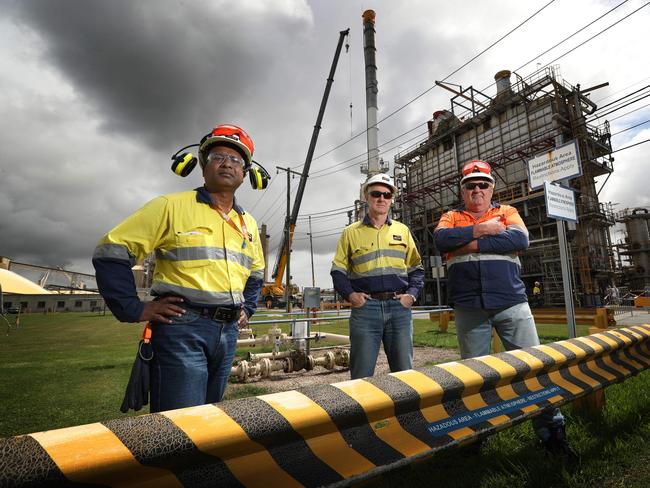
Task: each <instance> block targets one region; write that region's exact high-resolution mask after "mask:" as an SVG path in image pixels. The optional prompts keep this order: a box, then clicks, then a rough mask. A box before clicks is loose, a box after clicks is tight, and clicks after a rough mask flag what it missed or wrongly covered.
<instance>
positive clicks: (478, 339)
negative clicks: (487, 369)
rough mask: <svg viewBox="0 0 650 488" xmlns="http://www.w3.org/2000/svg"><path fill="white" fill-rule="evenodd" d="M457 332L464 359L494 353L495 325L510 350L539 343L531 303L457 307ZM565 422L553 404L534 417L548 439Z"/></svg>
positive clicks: (541, 435)
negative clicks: (486, 308)
mask: <svg viewBox="0 0 650 488" xmlns="http://www.w3.org/2000/svg"><path fill="white" fill-rule="evenodd" d="M454 314H455V317H456V319H455V323H456V335H457V337H458V346H459V347H460V357H461V358H463V359H468V358H474V357H478V356H485V355H487V354H490V345H491V341H492V328H494V330H496V332H497V334H498V335H499V338H500V339H501V342H502V343H503V346H504V347H505V348H506V350H507V351H511V350H513V349H521V348H523V347H531V346H538V345H539V337H538V336H537V328H536V327H535V319H534V318H533V314H532V312H531V311H530V306H529V305H528V302H524V303H518V304H517V305H513V306H511V307H508V308H504V309H497V310H483V309H480V308H467V307H460V306H456V307H454ZM563 425H564V416H563V415H562V412H560V409H559V408H556V407H550V408H547V409H545V410H544V411H542V413H541V414H540V415H539V416H537V417H535V418H534V419H533V428H534V429H535V433H536V434H537V436H538V437H539V438H540V439H541V440H542V441H546V440H548V439H549V437H550V436H551V431H552V430H555V429H558V428H561V427H562V426H563Z"/></svg>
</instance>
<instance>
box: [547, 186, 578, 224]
mask: <svg viewBox="0 0 650 488" xmlns="http://www.w3.org/2000/svg"><path fill="white" fill-rule="evenodd" d="M544 193H545V196H546V215H547V216H548V217H550V218H553V219H559V220H569V221H571V222H577V221H578V214H577V212H576V197H575V193H574V192H573V190H572V189H571V188H564V187H562V186H557V185H552V184H551V183H549V182H548V181H546V182H544Z"/></svg>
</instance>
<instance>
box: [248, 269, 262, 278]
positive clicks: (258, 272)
mask: <svg viewBox="0 0 650 488" xmlns="http://www.w3.org/2000/svg"><path fill="white" fill-rule="evenodd" d="M248 278H249V279H254V280H261V279H264V270H263V269H259V270H255V271H251V274H250V276H249V277H248Z"/></svg>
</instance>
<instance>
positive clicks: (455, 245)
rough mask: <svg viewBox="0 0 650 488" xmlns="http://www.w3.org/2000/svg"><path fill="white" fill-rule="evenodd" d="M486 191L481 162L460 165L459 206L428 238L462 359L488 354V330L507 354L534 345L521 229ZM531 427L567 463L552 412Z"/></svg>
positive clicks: (510, 210)
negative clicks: (443, 278)
mask: <svg viewBox="0 0 650 488" xmlns="http://www.w3.org/2000/svg"><path fill="white" fill-rule="evenodd" d="M494 185H495V179H494V176H493V174H492V167H491V166H490V164H489V163H488V162H486V161H481V160H473V161H470V162H468V163H466V164H465V165H464V166H463V169H462V178H461V180H460V192H461V197H462V200H463V203H462V204H461V205H460V207H458V208H456V209H454V210H451V211H449V212H447V213H445V214H443V216H442V217H441V218H440V222H439V223H438V226H437V227H436V229H435V231H434V239H435V243H436V247H437V248H438V250H439V251H441V252H444V253H446V262H447V276H448V279H447V287H448V288H447V292H448V299H449V303H450V305H453V307H454V314H455V324H456V334H457V336H458V345H459V347H460V354H461V357H462V358H463V359H466V358H473V357H478V356H485V355H487V354H490V343H491V338H492V329H494V330H496V332H497V334H498V335H499V337H500V338H501V342H502V343H503V345H504V346H505V348H506V349H507V350H512V349H520V348H522V347H530V346H537V345H539V338H538V336H537V329H536V327H535V320H534V318H533V314H532V312H531V310H530V306H529V305H528V298H527V296H526V286H525V285H524V283H523V281H522V280H521V277H520V273H521V264H520V262H519V257H518V253H519V251H523V250H525V249H527V248H528V230H527V229H526V226H525V225H524V222H523V220H522V219H521V216H520V215H519V213H518V212H517V209H516V208H514V207H511V206H509V205H500V204H498V203H496V202H495V201H493V200H492V196H493V193H494ZM533 427H534V428H535V432H536V433H537V435H538V437H539V438H540V440H541V441H542V442H543V443H544V446H545V447H546V448H547V450H549V451H550V452H552V453H555V454H560V455H566V456H569V457H573V456H575V454H574V453H573V451H572V450H571V448H570V447H569V446H568V444H567V443H566V436H565V429H564V417H563V415H562V413H561V412H560V410H559V409H558V408H552V407H551V408H548V409H546V410H544V411H543V412H542V414H541V415H539V416H538V417H536V418H535V419H533Z"/></svg>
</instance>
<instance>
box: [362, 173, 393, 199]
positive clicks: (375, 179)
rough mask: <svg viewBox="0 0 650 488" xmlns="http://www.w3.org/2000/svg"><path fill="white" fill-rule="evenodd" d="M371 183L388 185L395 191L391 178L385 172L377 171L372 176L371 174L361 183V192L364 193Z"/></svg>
mask: <svg viewBox="0 0 650 488" xmlns="http://www.w3.org/2000/svg"><path fill="white" fill-rule="evenodd" d="M371 185H385V186H387V187H389V188H390V189H391V190H392V191H393V193H397V187H396V186H395V185H394V184H393V179H392V178H391V177H390V176H389V175H387V174H386V173H378V174H376V175H374V176H371V177H370V178H368V179H367V180H366V182H365V183H364V184H363V193H364V194H365V193H366V190H367V189H368V187H369V186H371Z"/></svg>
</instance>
